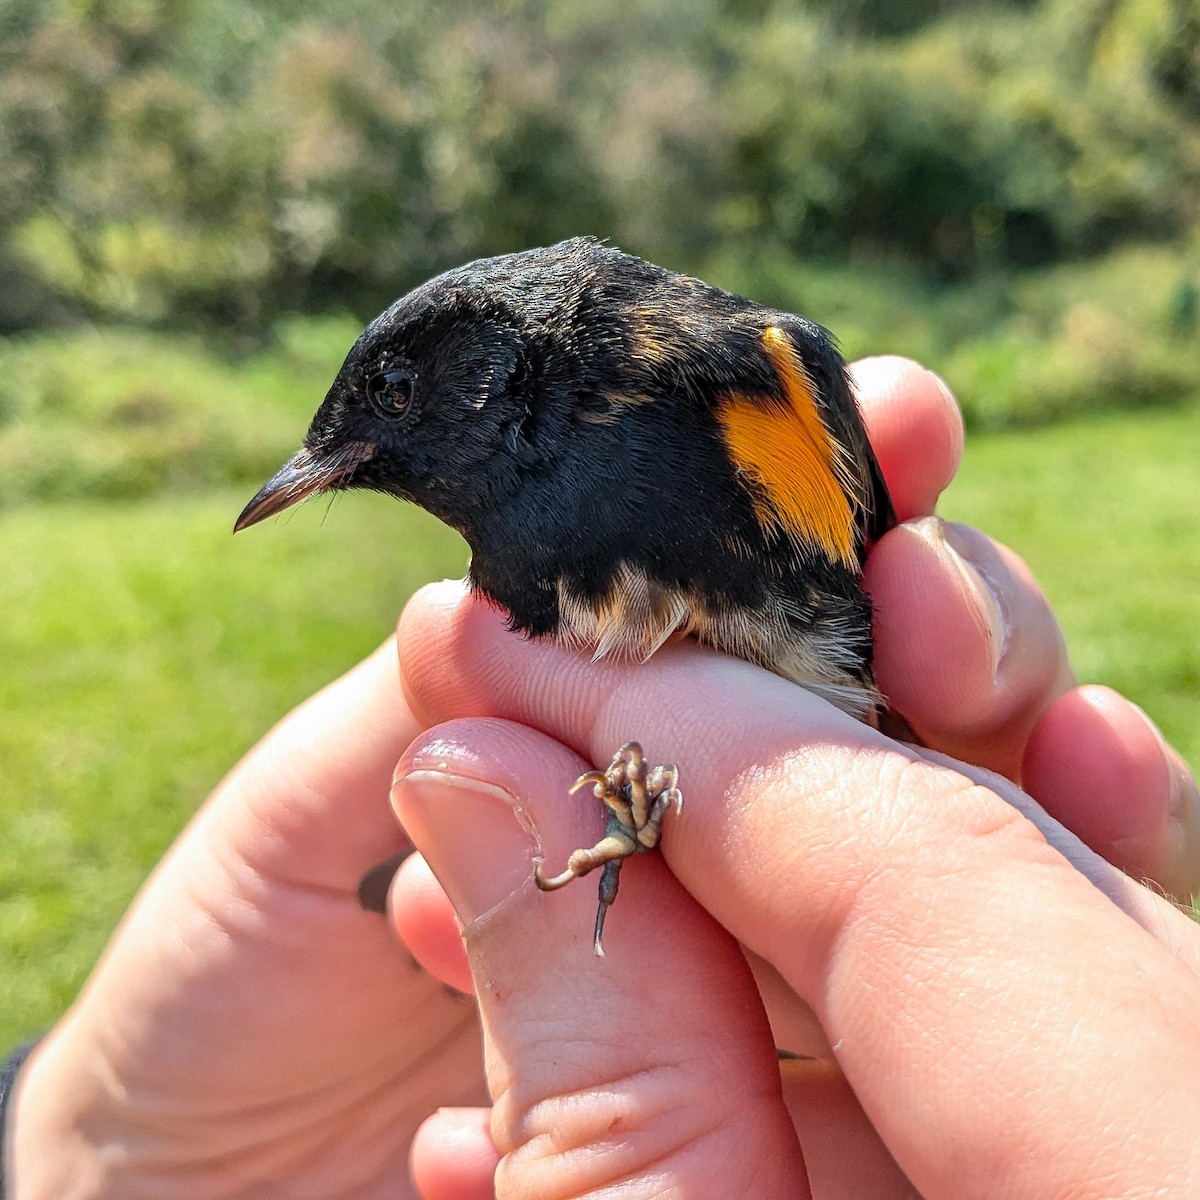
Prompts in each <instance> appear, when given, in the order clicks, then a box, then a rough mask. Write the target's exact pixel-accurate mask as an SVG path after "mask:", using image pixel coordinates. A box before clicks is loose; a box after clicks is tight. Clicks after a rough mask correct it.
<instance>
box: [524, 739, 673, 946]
mask: <svg viewBox="0 0 1200 1200" xmlns="http://www.w3.org/2000/svg"><path fill="white" fill-rule="evenodd" d="M589 783H590V784H591V785H592V794H593V795H594V796H595V797H596V799H597V800H599V801H600V802H601V803H602V804H603V805H604V807H605V808H606V809H607V810H608V824H607V825H606V826H605V829H604V836H603V837H602V838H601V839H600V840H599V841H598V842H597V843H596V844H595V845H594V846H592V847H590V848H589V849H581V850H576V851H574V852H573V853H572V854H571V856H570V858H568V859H567V869H566V870H565V871H563V872H562V873H561V874H560V875H554V876H550V877H547V876H546V875H544V874H543V873H542V864H541V863H538V864H537V866H536V867H535V868H534V871H533V878H534V881H535V882H536V883H537V885H538V887H539V888H541V889H542V891H543V892H552V891H554V890H555V889H556V888H560V887H565V886H566V885H567V884H568V883H570V882H571V880H572V879H577V878H579V876H581V875H586V874H587V873H588V872H589V871H594V870H595V869H596V868H597V867H603V868H604V870H603V872H602V873H601V875H600V906H599V908H598V909H597V911H596V931H595V940H594V942H593V947H594V949H595V952H596V954H597V956H599V957H603V956H604V947H603V946H602V945H601V936H602V934H603V933H604V917H605V915H606V914H607V912H608V908H609V905H611V904H612V902H613V901H614V900H615V899H616V898H617V884H618V883H619V881H620V874H621V864H622V863H623V862H624V861H625V860H626V859H627V858H628V857H629V856H630V855H631V854H641V853H643V852H644V851H646V850H654V849H656V848H657V846H658V841H659V838H660V837H661V836H662V823H663V818H664V817H665V816H666V815H667V809H669V808H670V807H671V806H672V805H674V806H675V810H676V812H678V811H679V809H681V808H682V807H683V795H682V793H681V792H680V790H679V771H678V770H677V769H676V768H675V767H674V766H660V767H650V768H647V766H646V756H645V754H644V753H643V752H642V747H641V746H640V745H639V744H638V743H637V742H626V743H625V745H624V746H622V747H621V748H620V750H618V751H617V752H616V754H614V755H613V760H612V762H611V763H609V765H608V769H607V770H606V771H588V772H587V774H585V775H580V777H579V778H578V779H577V780H576V781H575V784H574V786H573V787H572V788H571V792H572V793H575V792H577V791H579V789H580V788H582V787H586V786H587V785H588V784H589Z"/></svg>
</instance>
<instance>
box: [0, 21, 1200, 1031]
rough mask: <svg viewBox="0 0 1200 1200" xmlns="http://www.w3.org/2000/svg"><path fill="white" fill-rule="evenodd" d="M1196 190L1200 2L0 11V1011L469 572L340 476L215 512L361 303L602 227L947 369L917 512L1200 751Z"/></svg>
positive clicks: (340, 342)
mask: <svg viewBox="0 0 1200 1200" xmlns="http://www.w3.org/2000/svg"><path fill="white" fill-rule="evenodd" d="M1198 216H1200V9H1198V8H1197V6H1196V3H1195V0H998V2H993V3H987V2H984V0H978V2H972V0H808V2H807V3H802V2H800V0H686V2H685V0H633V2H632V3H627V4H622V5H620V6H619V8H618V7H617V6H609V5H604V4H596V3H595V2H594V0H588V2H586V3H585V2H584V0H531V2H530V3H525V4H519V3H517V2H516V0H490V2H488V3H483V2H480V0H475V2H471V3H463V4H453V5H450V4H442V3H437V2H436V0H411V2H409V3H406V4H403V5H400V4H393V3H385V2H384V0H346V2H345V3H343V4H341V5H338V6H336V7H334V8H331V7H330V6H329V5H327V4H319V3H316V2H315V0H289V2H288V3H283V2H282V0H0V561H3V562H4V564H5V571H4V573H3V576H2V577H0V606H2V608H3V613H4V620H3V622H2V623H0V662H3V664H4V670H3V672H0V712H3V714H4V719H3V722H0V783H2V784H3V794H4V804H3V805H2V806H0V838H2V839H3V844H4V845H5V847H6V850H5V853H4V855H3V856H0V1042H2V1041H3V1040H4V1039H5V1038H11V1037H15V1036H16V1035H17V1034H18V1033H20V1032H23V1031H26V1030H29V1029H32V1028H36V1027H38V1026H41V1025H44V1024H46V1023H47V1022H48V1021H50V1020H52V1019H53V1017H54V1015H55V1014H56V1013H57V1012H58V1011H60V1010H61V1008H62V1006H63V1004H64V1003H65V1002H66V1001H67V1000H68V999H69V998H70V996H71V995H72V994H73V992H74V990H75V989H76V988H77V987H78V984H79V982H80V980H81V979H82V977H83V975H84V974H85V973H86V970H87V969H88V967H89V965H90V963H91V962H92V961H93V960H94V956H95V954H96V953H97V952H98V950H99V948H100V947H101V946H102V945H103V942H104V939H105V937H106V936H107V933H108V931H109V930H110V929H111V927H112V924H113V923H114V921H115V920H116V918H117V916H118V915H119V913H120V911H121V909H122V908H123V907H124V905H125V904H126V903H127V901H128V898H129V896H130V895H131V894H132V892H133V891H134V890H135V889H136V886H137V884H138V882H139V881H140V879H141V878H142V877H143V875H144V873H145V871H146V870H147V869H148V867H149V865H150V864H151V863H152V862H153V861H154V859H155V858H156V857H157V855H158V854H159V853H160V852H161V849H162V847H163V846H164V845H165V844H166V842H167V841H168V840H169V839H170V838H171V836H173V834H174V832H175V831H177V829H178V828H179V826H180V824H181V823H182V822H183V820H184V819H186V816H187V814H188V813H189V812H190V811H191V810H192V809H193V808H194V807H195V805H196V803H198V801H199V800H200V799H201V798H202V797H203V795H204V794H205V792H206V791H207V789H208V788H209V787H210V786H211V784H212V783H213V782H214V781H215V780H216V778H217V777H218V776H219V775H220V774H221V772H222V771H223V770H224V769H225V768H226V767H227V766H228V764H229V763H230V762H231V761H232V760H233V758H234V757H235V756H236V755H237V753H239V752H240V750H242V749H243V748H244V747H246V746H247V745H249V744H250V743H251V742H252V741H253V740H254V739H255V737H256V736H257V735H258V734H259V733H260V732H261V731H262V730H263V729H264V728H265V727H266V726H267V725H268V724H269V723H270V722H271V721H272V720H273V719H274V718H275V717H276V716H278V714H279V713H280V712H281V711H283V710H284V709H285V708H286V707H287V706H288V705H290V704H291V703H293V702H294V701H295V700H297V699H299V698H300V697H301V696H302V695H303V694H305V693H306V692H307V691H309V690H311V689H312V688H313V687H315V686H316V685H317V684H319V683H320V682H322V681H324V680H325V679H327V678H329V677H330V676H331V675H333V674H335V673H336V672H337V671H339V670H340V669H342V668H343V667H345V666H347V665H348V664H349V663H350V662H351V661H353V659H354V657H355V656H356V655H358V654H359V653H361V652H363V651H365V650H366V649H367V648H369V647H370V646H371V645H372V644H373V643H374V642H375V641H376V640H378V639H379V638H381V637H382V636H383V635H384V633H385V632H386V630H387V628H388V626H389V624H390V622H391V620H392V618H393V616H394V614H395V612H396V610H397V609H398V607H399V605H400V604H401V603H402V601H403V599H404V597H405V596H406V595H407V593H408V592H409V591H410V590H411V589H412V587H414V586H415V585H416V584H417V583H418V582H420V581H421V580H423V579H426V578H429V577H432V576H434V575H438V574H445V573H458V572H461V570H462V566H463V563H464V561H465V555H464V552H463V550H462V547H461V546H460V545H459V544H458V543H457V541H456V540H455V539H454V538H453V537H452V536H450V535H448V534H446V533H445V531H443V530H441V529H440V528H439V527H437V526H436V525H435V524H433V523H432V522H429V521H426V520H425V519H424V518H423V517H422V516H421V515H420V514H416V513H413V512H407V511H405V510H403V509H401V508H400V507H399V506H396V505H392V504H388V503H386V502H380V501H378V500H373V499H371V498H367V497H353V498H347V499H346V500H344V501H342V502H341V503H339V505H338V506H337V507H336V508H335V509H333V510H332V512H331V513H330V514H329V518H328V521H325V520H324V517H323V515H322V513H321V512H320V511H318V510H305V511H304V512H302V513H300V514H298V515H297V516H296V517H295V518H293V519H291V520H289V521H287V522H286V523H285V524H283V525H282V526H281V527H275V528H267V529H262V530H256V531H254V533H253V534H249V535H246V537H245V538H244V539H242V538H239V539H238V540H237V542H233V541H232V540H230V539H229V537H228V528H229V525H230V522H231V520H232V517H233V516H234V515H235V513H236V512H237V511H238V509H239V508H240V506H241V503H242V501H243V500H244V499H245V498H246V496H247V495H248V493H249V490H252V489H253V488H254V487H256V486H257V485H258V483H260V482H261V481H262V479H263V477H264V476H265V475H266V474H267V473H268V472H269V471H270V470H271V469H273V468H274V466H276V465H277V464H278V462H279V461H280V460H281V459H282V458H283V457H284V456H285V455H286V454H288V453H290V451H291V450H292V449H293V448H294V446H295V444H296V442H297V439H298V438H299V436H300V433H301V431H302V429H303V426H304V424H305V422H306V420H307V418H308V416H309V415H310V413H311V411H312V409H313V408H314V407H315V405H316V403H317V401H318V400H319V398H320V396H321V395H322V394H323V391H324V387H325V386H326V384H327V382H328V380H329V378H330V377H331V376H332V374H333V372H334V371H335V370H336V368H337V365H338V363H339V362H340V360H341V357H342V355H343V354H344V352H345V350H346V348H347V347H348V346H349V344H350V342H351V340H352V339H353V337H354V336H355V334H356V333H357V331H358V329H359V328H360V327H361V324H362V323H363V321H364V320H366V319H367V318H369V317H370V316H372V315H373V314H374V312H376V311H377V310H378V309H379V308H381V307H382V306H383V305H384V304H386V303H387V302H389V301H390V300H391V299H392V298H394V297H395V296H396V295H397V294H399V293H400V292H402V291H403V290H405V289H406V288H407V287H409V286H411V285H412V284H414V283H416V282H419V281H420V280H421V279H423V278H425V277H426V276H427V275H429V274H431V273H432V272H434V271H437V270H440V269H442V268H444V267H446V266H449V265H452V264H454V263H456V262H459V261H462V260H464V259H466V258H469V257H472V256H476V255H479V254H488V253H496V252H500V251H504V250H510V249H515V248H520V247H524V246H527V245H532V244H539V243H543V242H546V241H548V240H551V239H554V238H557V237H560V236H565V235H568V234H574V233H583V232H586V233H595V234H599V235H602V236H607V237H610V238H611V239H612V240H613V241H615V242H616V243H617V244H619V245H621V246H623V247H624V248H626V249H629V250H632V251H635V252H637V253H640V254H643V255H645V256H646V257H649V258H653V259H656V260H658V261H661V262H663V263H665V264H667V265H670V266H674V267H677V268H680V269H685V270H688V271H691V272H693V273H695V274H699V275H702V276H704V277H706V278H708V279H710V280H711V281H712V282H714V283H718V284H721V285H723V286H726V287H730V288H733V289H735V290H739V291H744V292H746V293H748V294H751V295H753V296H755V297H756V298H758V299H762V300H766V301H770V302H773V303H777V304H780V305H783V306H785V307H788V308H791V309H794V310H799V311H803V312H805V313H807V314H809V315H811V316H813V317H816V318H817V319H819V320H821V321H823V322H825V323H826V324H828V325H829V326H830V327H831V328H833V329H834V330H836V331H837V333H838V334H839V336H840V338H841V340H842V342H843V345H844V347H845V349H846V350H847V352H848V353H849V354H851V355H858V354H864V353H874V352H881V351H896V352H900V353H906V354H910V355H913V356H916V357H919V358H922V359H923V360H925V361H926V362H928V363H930V364H931V365H933V366H935V367H936V368H937V369H938V370H939V371H940V372H941V373H942V374H943V375H944V376H945V377H946V378H947V379H948V380H949V382H950V383H951V385H952V386H953V387H954V388H955V390H956V391H957V393H958V394H959V396H960V397H961V398H962V401H963V404H964V408H965V410H966V413H967V417H968V421H969V423H970V425H971V427H972V430H973V432H974V434H975V435H976V436H974V437H973V439H972V442H971V449H970V453H969V456H968V460H967V465H966V467H965V469H964V474H963V477H962V480H961V482H960V483H959V484H958V485H956V487H955V489H954V490H953V491H952V493H951V495H950V497H949V500H948V505H947V508H948V511H949V512H951V513H952V514H953V515H956V516H960V517H963V518H965V519H970V520H975V521H979V522H982V523H984V524H985V525H986V526H987V528H989V530H991V531H993V532H995V533H996V534H997V535H998V536H1000V537H1002V538H1004V539H1005V540H1007V541H1009V542H1010V543H1012V544H1014V545H1015V546H1016V547H1017V548H1018V549H1019V550H1021V551H1022V553H1024V554H1026V556H1027V557H1028V558H1029V559H1030V561H1031V562H1032V564H1033V565H1034V567H1035V569H1036V570H1037V571H1038V573H1039V574H1040V575H1041V577H1042V578H1043V579H1044V581H1045V582H1046V585H1047V588H1048V590H1049V592H1050V594H1051V597H1052V599H1053V600H1054V601H1055V603H1056V604H1057V606H1058V607H1059V609H1060V611H1061V612H1062V614H1063V618H1064V621H1065V623H1066V626H1067V629H1068V634H1069V636H1070V638H1071V642H1072V647H1073V651H1074V657H1075V661H1076V665H1077V667H1078V669H1079V671H1080V674H1081V675H1082V676H1083V677H1084V678H1088V679H1103V680H1104V681H1106V682H1110V683H1112V684H1114V685H1115V686H1118V687H1120V688H1122V689H1123V690H1125V691H1127V692H1128V693H1129V694H1131V695H1132V696H1133V697H1134V698H1135V699H1137V700H1138V701H1139V702H1140V703H1141V704H1143V706H1144V707H1146V708H1147V709H1148V710H1149V711H1150V712H1151V714H1152V715H1153V716H1155V717H1156V718H1157V719H1158V720H1159V721H1160V722H1161V723H1162V724H1163V726H1164V728H1165V729H1166V731H1167V732H1168V734H1169V735H1171V736H1172V737H1173V738H1174V739H1175V740H1176V741H1177V742H1178V743H1179V744H1180V745H1181V748H1182V749H1183V750H1184V751H1185V753H1189V754H1190V755H1191V757H1192V760H1193V761H1196V760H1197V758H1198V757H1200V733H1198V732H1197V722H1196V713H1197V699H1198V693H1200V639H1198V637H1197V633H1196V630H1197V627H1198V626H1200V602H1198V601H1197V594H1198V585H1200V539H1198V538H1197V536H1196V531H1195V513H1196V512H1197V511H1198V509H1200V478H1198V473H1197V471H1196V467H1195V458H1196V450H1195V446H1196V442H1197V434H1198V433H1200V311H1198V310H1200V233H1198V232H1197V229H1198V226H1197V217H1198ZM380 545H388V546H392V547H394V550H393V552H392V553H391V554H389V555H380V553H379V550H378V548H379V546H380Z"/></svg>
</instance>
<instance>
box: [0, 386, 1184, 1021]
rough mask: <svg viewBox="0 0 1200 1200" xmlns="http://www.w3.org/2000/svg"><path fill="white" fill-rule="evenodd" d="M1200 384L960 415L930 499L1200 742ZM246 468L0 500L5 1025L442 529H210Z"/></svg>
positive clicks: (234, 506) (448, 562)
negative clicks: (210, 484) (1093, 408)
mask: <svg viewBox="0 0 1200 1200" xmlns="http://www.w3.org/2000/svg"><path fill="white" fill-rule="evenodd" d="M1197 444H1200V405H1192V406H1190V407H1187V408H1179V409H1175V410H1161V409H1160V410H1153V411H1147V412H1143V413H1140V414H1111V415H1106V416H1104V417H1102V418H1095V419H1092V420H1090V421H1087V422H1075V423H1071V424H1064V425H1061V426H1057V427H1053V428H1049V429H1043V430H1038V431H1036V432H1026V433H1020V434H1004V435H991V436H988V437H981V438H978V439H975V440H974V441H972V443H971V444H970V446H969V449H968V455H967V460H966V464H965V466H964V468H963V472H962V476H961V479H960V481H959V482H957V483H956V484H955V486H954V488H953V489H952V491H951V493H950V494H949V496H948V498H947V501H946V504H945V506H944V507H945V511H946V512H947V514H949V515H952V516H954V517H956V518H959V519H963V520H970V521H973V522H978V523H980V524H981V525H983V526H984V527H985V528H987V529H988V530H989V531H991V532H993V533H994V534H996V536H998V537H1000V538H1002V539H1003V540H1005V541H1007V542H1008V543H1009V544H1011V545H1012V546H1014V547H1015V548H1016V549H1018V550H1019V551H1020V552H1021V553H1022V554H1023V555H1024V556H1025V557H1026V558H1027V560H1028V561H1029V562H1030V564H1031V565H1032V566H1033V568H1034V569H1035V571H1036V572H1037V573H1038V574H1039V576H1040V577H1041V578H1042V580H1043V582H1044V583H1045V585H1046V588H1047V590H1048V592H1049V594H1050V596H1051V598H1052V600H1053V601H1054V603H1055V605H1056V606H1057V608H1058V610H1059V612H1060V613H1061V615H1062V619H1063V622H1064V625H1065V626H1066V629H1067V633H1068V637H1069V640H1070V643H1071V646H1072V652H1073V658H1074V661H1075V664H1076V667H1077V669H1078V671H1079V674H1080V675H1081V677H1082V678H1084V679H1088V680H1104V681H1106V682H1109V683H1112V684H1113V685H1115V686H1117V687H1119V688H1120V689H1122V690H1123V691H1125V692H1127V693H1128V694H1129V695H1131V696H1132V697H1133V698H1135V699H1136V700H1137V701H1138V702H1139V703H1141V704H1142V705H1143V706H1144V707H1145V708H1146V709H1147V710H1148V711H1149V712H1150V713H1151V715H1152V716H1153V717H1154V718H1155V719H1156V720H1158V721H1159V722H1160V724H1161V725H1162V727H1163V728H1164V730H1165V731H1166V732H1167V733H1168V735H1169V736H1171V737H1172V738H1173V739H1174V740H1175V741H1176V743H1177V744H1178V745H1179V746H1180V748H1181V749H1182V750H1183V751H1184V753H1185V754H1187V755H1189V756H1190V758H1191V760H1192V761H1193V762H1197V761H1200V722H1197V720H1196V716H1197V707H1198V697H1200V637H1198V634H1197V629H1198V628H1200V531H1198V530H1197V528H1196V517H1195V514H1196V513H1198V512H1200V472H1197V471H1196V469H1195V453H1196V451H1195V447H1196V446H1197ZM245 499H246V492H245V490H244V489H243V490H221V491H217V492H214V493H212V494H208V495H203V496H194V497H182V498H181V497H179V496H174V497H166V498H158V499H149V500H143V501H140V502H136V503H120V504H116V503H110V504H93V505H87V504H65V503H64V504H54V505H42V506H33V507H22V508H17V509H13V510H10V511H9V512H8V513H6V514H0V561H3V563H4V572H3V575H2V576H0V606H2V608H3V612H4V614H5V619H4V621H3V624H2V627H0V662H3V664H4V670H3V673H2V674H0V712H3V722H2V723H0V782H2V783H3V795H4V805H3V809H2V810H0V838H2V839H3V844H4V846H5V854H4V856H3V859H2V860H0V1045H6V1044H9V1043H11V1042H12V1041H13V1040H14V1039H15V1038H16V1037H17V1036H19V1035H21V1034H22V1033H25V1032H28V1031H30V1030H35V1029H38V1028H41V1027H44V1026H45V1025H47V1024H48V1023H49V1022H51V1021H52V1020H53V1019H54V1017H55V1015H56V1014H57V1013H59V1012H60V1011H61V1010H62V1008H63V1007H64V1005H65V1004H66V1003H67V1002H68V1001H69V999H70V997H71V996H72V995H73V994H74V992H75V990H76V989H77V988H78V986H79V984H80V983H81V982H82V980H83V978H84V976H85V975H86V973H87V971H88V969H89V968H90V966H91V964H92V962H93V961H94V959H95V957H96V955H97V953H98V952H99V950H100V949H101V947H102V946H103V944H104V941H105V939H106V938H107V936H108V934H109V931H110V930H111V928H112V926H113V924H114V923H115V922H116V920H117V919H118V917H119V915H120V913H121V911H122V910H123V908H124V907H125V905H126V904H127V903H128V901H129V899H130V897H131V896H132V895H133V893H134V891H135V890H136V888H137V886H138V884H139V883H140V881H141V879H142V878H143V877H144V875H145V873H146V872H147V871H148V869H149V868H150V866H151V865H152V864H153V863H154V861H155V860H156V858H157V857H158V856H159V854H160V853H161V852H162V850H163V849H164V847H165V846H166V845H167V844H168V843H169V842H170V840H171V838H172V837H173V836H174V834H175V833H176V832H177V831H178V829H179V828H180V827H181V826H182V824H183V823H184V822H185V820H186V819H187V817H188V815H189V814H190V813H191V812H192V811H193V810H194V808H195V807H196V805H197V804H198V803H199V802H200V801H201V799H202V798H203V797H204V795H205V794H206V793H207V791H208V790H209V789H210V788H211V786H212V785H213V784H214V783H215V782H216V781H217V780H218V779H219V778H220V776H221V775H222V774H223V773H224V771H225V770H226V769H227V768H228V767H229V766H230V764H232V762H233V761H234V760H235V759H236V758H237V757H238V755H239V754H240V753H241V752H242V751H243V750H244V749H245V748H246V747H247V746H249V745H250V744H251V743H252V742H253V741H254V740H255V739H256V738H257V737H258V736H259V735H260V734H261V733H262V732H263V731H264V730H265V729H266V728H267V727H268V726H269V725H270V724H271V723H272V721H274V720H275V719H276V718H277V717H278V716H279V715H280V714H281V713H283V712H284V711H285V710H286V709H287V708H288V707H289V706H291V705H292V704H293V703H295V702H296V701H298V700H300V699H301V698H302V697H303V696H305V695H306V694H308V693H309V692H310V691H312V690H313V689H315V688H316V687H317V686H319V685H320V684H322V683H324V682H325V681H326V680H328V679H329V678H331V677H333V676H334V675H336V674H337V673H338V672H340V671H341V670H343V669H344V668H346V667H347V666H349V665H350V664H351V663H353V662H354V661H355V660H356V659H357V658H358V657H359V656H360V655H362V654H363V653H365V652H366V651H367V650H369V649H370V648H371V647H372V646H373V645H375V644H376V643H377V642H378V641H379V640H380V639H382V638H383V637H384V636H385V635H386V633H387V632H388V629H389V628H390V626H391V624H392V621H393V619H394V617H395V614H396V612H397V611H398V609H399V607H400V605H401V604H402V602H403V601H404V599H405V597H406V596H407V595H408V594H409V593H410V592H411V591H412V590H413V588H414V587H416V586H417V585H418V584H420V583H421V582H422V581H424V580H426V579H431V578H438V577H442V576H444V575H446V574H458V573H461V571H462V569H463V565H464V562H465V554H464V551H463V548H462V546H461V543H459V542H458V540H457V538H455V537H454V536H453V535H452V534H449V533H448V532H447V531H446V530H445V529H443V528H442V527H441V526H439V525H437V524H436V523H435V522H433V521H431V520H429V519H427V518H426V517H424V515H423V514H421V513H418V512H417V511H415V510H413V509H411V508H407V507H404V506H400V505H397V504H394V503H392V502H390V501H387V500H383V499H380V498H378V497H370V496H349V497H345V498H343V499H341V500H339V502H338V503H337V504H336V505H335V506H334V507H333V509H332V510H331V511H330V513H329V515H328V517H327V518H325V517H324V508H323V507H322V506H320V505H309V506H306V507H305V508H304V509H302V510H301V511H299V512H298V513H296V514H295V515H294V516H292V517H290V518H287V519H284V520H282V521H279V522H274V523H272V524H270V525H268V526H266V527H263V528H259V529H255V530H252V531H250V532H249V533H247V534H244V535H242V536H240V537H238V538H236V539H235V538H232V537H230V535H229V528H230V524H231V521H232V519H233V517H234V515H235V514H236V513H237V512H238V511H239V509H240V507H241V504H242V502H243V501H244V500H245Z"/></svg>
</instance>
